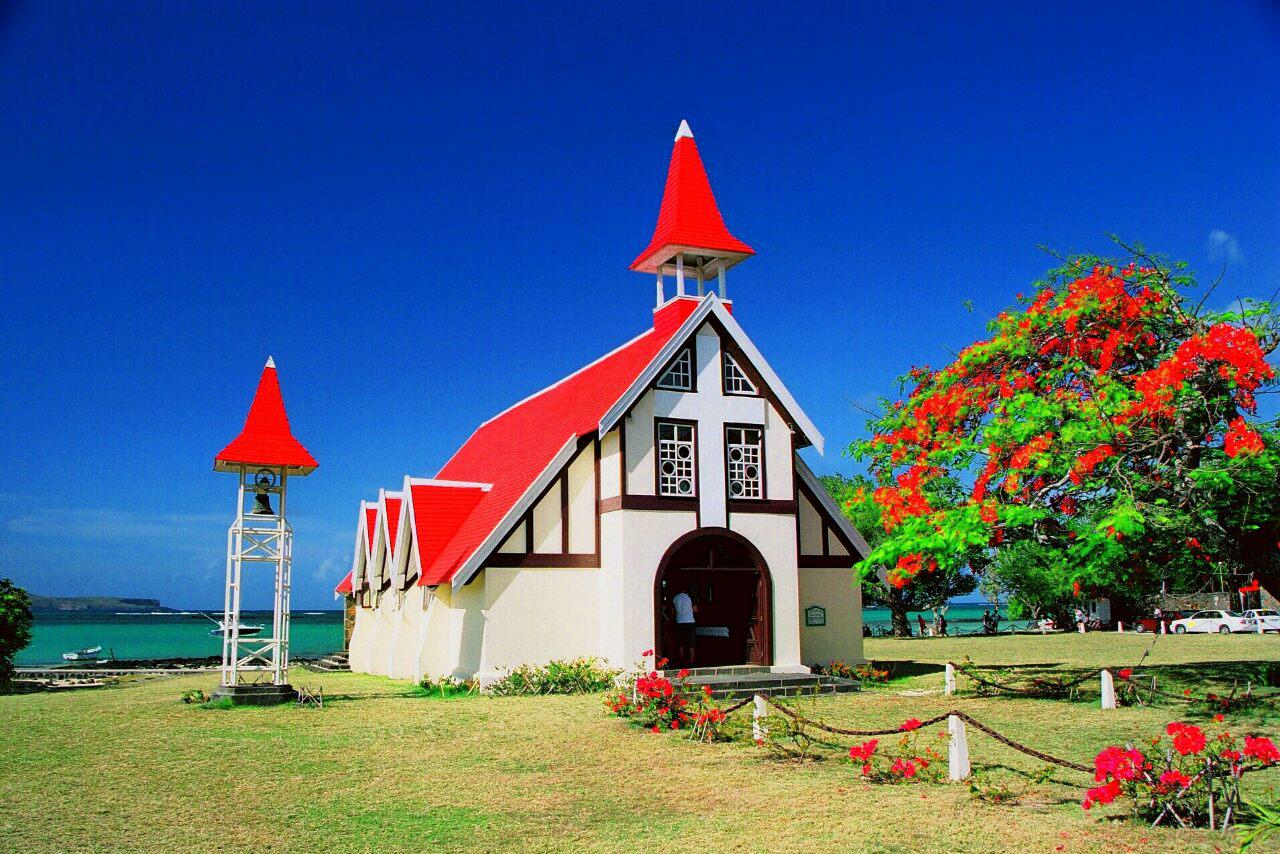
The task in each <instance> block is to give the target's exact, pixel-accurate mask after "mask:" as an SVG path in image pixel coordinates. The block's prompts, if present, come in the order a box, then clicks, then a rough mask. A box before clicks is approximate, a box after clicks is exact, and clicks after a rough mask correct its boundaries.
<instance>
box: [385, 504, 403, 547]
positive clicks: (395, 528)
mask: <svg viewBox="0 0 1280 854" xmlns="http://www.w3.org/2000/svg"><path fill="white" fill-rule="evenodd" d="M383 500H384V501H385V502H386V506H387V520H386V526H387V552H388V553H389V554H395V553H396V535H397V534H399V533H400V502H401V500H402V499H401V498H399V497H392V496H391V495H385V496H383Z"/></svg>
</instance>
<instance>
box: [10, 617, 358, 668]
mask: <svg viewBox="0 0 1280 854" xmlns="http://www.w3.org/2000/svg"><path fill="white" fill-rule="evenodd" d="M213 616H215V617H217V618H218V619H221V618H222V612H221V611H220V610H219V611H218V612H217V613H216V614H213ZM240 621H241V622H242V623H244V624H245V625H252V626H258V625H261V626H266V627H267V631H266V632H264V634H269V633H270V631H271V612H270V611H245V612H244V613H243V614H241V617H240ZM212 628H214V624H213V623H212V622H211V621H209V620H208V619H206V618H205V617H203V616H201V615H200V614H196V613H193V614H75V613H67V614H36V615H35V625H34V626H33V631H32V636H33V637H32V641H31V645H30V646H28V647H27V648H26V649H24V650H23V651H22V652H20V653H18V657H17V664H19V665H36V664H61V663H62V654H63V653H64V652H70V651H72V650H77V649H85V648H87V647H94V646H101V647H102V655H101V656H100V657H99V660H100V661H105V660H109V659H110V657H111V655H112V654H114V656H115V657H116V658H121V659H148V658H198V657H202V656H208V655H215V656H216V655H221V654H222V639H221V638H219V637H217V636H216V635H211V634H209V630H210V629H212ZM339 649H342V612H341V611H294V612H293V616H292V619H291V620H290V624H289V654H290V655H291V656H295V657H304V656H305V657H314V656H318V655H323V654H325V653H329V652H334V651H335V650H339Z"/></svg>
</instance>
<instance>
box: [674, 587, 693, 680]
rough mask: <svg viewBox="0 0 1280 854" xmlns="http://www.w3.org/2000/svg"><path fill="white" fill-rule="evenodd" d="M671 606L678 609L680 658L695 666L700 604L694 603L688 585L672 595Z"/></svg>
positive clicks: (677, 636) (677, 625)
mask: <svg viewBox="0 0 1280 854" xmlns="http://www.w3.org/2000/svg"><path fill="white" fill-rule="evenodd" d="M671 606H672V607H673V608H675V610H676V646H678V647H679V650H680V653H679V654H680V660H681V661H682V662H684V663H685V665H686V666H688V667H695V666H697V663H698V661H697V655H698V616H697V615H698V606H697V605H695V604H693V597H692V596H690V595H689V589H688V588H687V587H686V588H685V589H683V590H681V591H680V592H679V593H677V594H676V595H675V596H674V597H672V599H671Z"/></svg>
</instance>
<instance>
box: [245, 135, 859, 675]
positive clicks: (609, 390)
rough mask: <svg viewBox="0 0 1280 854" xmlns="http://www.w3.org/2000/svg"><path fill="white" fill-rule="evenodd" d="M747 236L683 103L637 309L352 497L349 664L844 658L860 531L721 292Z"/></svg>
mask: <svg viewBox="0 0 1280 854" xmlns="http://www.w3.org/2000/svg"><path fill="white" fill-rule="evenodd" d="M754 254H755V252H754V250H753V249H752V248H751V247H750V246H749V245H747V244H746V243H744V242H743V241H742V240H740V239H738V238H737V237H735V236H734V235H733V234H732V233H731V232H730V231H729V229H728V227H727V226H726V224H725V221H724V218H723V216H722V215H721V212H720V209H719V206H718V205H717V204H716V199H715V196H714V194H713V193H712V190H711V183H710V180H709V178H708V176H707V172H706V169H705V167H704V166H703V162H702V158H701V156H700V154H699V152H698V147H697V143H696V142H695V141H694V137H693V133H692V131H691V130H690V129H689V125H688V123H686V122H681V124H680V128H679V131H678V132H677V134H676V138H675V144H674V147H673V149H672V152H671V160H670V165H669V167H668V170H667V180H666V186H665V188H664V190H663V194H662V201H661V204H660V206H659V211H658V220H657V225H656V227H655V228H654V232H653V236H652V238H651V239H650V240H649V242H648V245H647V246H646V247H645V249H644V250H643V251H642V252H641V253H640V254H639V255H638V256H637V257H636V259H635V261H634V262H633V263H632V265H631V269H632V270H633V271H636V272H641V273H648V274H650V275H652V276H653V277H654V282H655V289H656V294H657V300H656V307H655V309H654V312H653V317H652V321H651V323H650V325H649V326H648V328H646V329H644V330H643V331H642V332H641V333H640V334H639V335H637V336H636V337H634V338H632V339H631V340H629V341H627V342H626V343H625V344H623V345H622V346H620V347H618V348H616V349H614V350H612V351H610V352H608V353H606V354H605V355H604V356H602V357H600V358H599V359H597V360H595V361H594V362H591V363H590V364H588V365H586V366H585V367H583V368H582V369H580V370H578V371H577V372H575V373H573V374H571V375H569V376H568V377H565V378H564V379H562V380H560V381H559V382H557V383H555V384H553V385H551V386H548V387H547V388H545V389H543V390H542V391H540V392H537V393H535V394H533V395H531V396H529V397H527V398H525V399H524V400H522V401H521V402H519V403H517V404H515V405H514V406H511V407H510V408H508V409H506V410H505V411H503V412H500V413H499V414H498V415H496V416H494V417H493V418H491V419H489V420H488V421H486V422H485V423H483V424H481V425H480V426H479V427H478V428H476V430H475V432H474V433H472V435H471V437H470V438H469V439H467V441H466V442H465V443H464V444H463V445H462V447H461V448H459V449H458V450H457V451H456V452H455V453H454V455H453V456H452V457H451V458H450V459H449V460H448V461H447V462H445V464H444V465H443V466H442V467H441V468H440V470H439V471H438V472H437V473H436V475H435V476H434V477H430V478H417V477H405V478H404V481H403V483H402V484H400V485H399V489H398V490H397V491H394V492H388V491H383V492H382V493H381V494H380V495H379V496H378V498H377V499H376V500H370V501H362V502H360V506H359V513H358V516H357V526H356V544H355V556H354V560H353V565H352V570H351V572H350V573H349V574H348V575H347V577H346V578H344V579H343V580H342V582H341V583H340V584H339V585H338V587H337V588H336V591H337V593H339V594H341V595H343V596H344V597H345V599H346V602H347V608H348V612H349V621H348V624H349V627H350V631H349V637H348V647H349V652H350V660H351V664H352V667H353V669H356V670H360V671H367V672H372V673H384V674H388V675H391V676H396V677H400V678H412V679H421V678H422V677H424V676H441V675H446V674H447V675H454V676H466V677H471V676H476V677H479V678H480V679H481V680H482V681H485V680H492V679H496V678H498V677H499V676H500V675H501V673H502V672H503V670H504V669H505V668H509V667H513V666H515V665H518V664H526V663H530V664H537V663H544V662H546V661H548V660H551V659H555V658H576V657H579V656H586V655H591V656H596V657H598V658H602V659H605V660H607V661H610V662H612V663H614V664H615V665H618V666H625V665H626V664H628V663H629V662H632V661H634V660H635V659H636V657H637V655H638V654H639V653H640V652H641V651H643V650H646V649H650V648H656V649H657V650H658V654H659V655H660V656H662V657H667V658H670V659H671V660H672V661H673V662H675V663H677V664H684V665H690V666H727V665H735V664H741V665H753V666H756V667H759V666H767V667H769V668H771V669H772V670H774V671H777V672H793V673H801V672H806V671H807V669H808V665H812V664H815V663H825V662H826V661H829V660H830V659H833V658H842V659H844V660H846V661H856V660H860V658H861V644H862V633H861V601H860V596H859V591H858V585H857V584H856V583H855V578H854V575H853V571H852V564H853V563H854V562H855V561H856V560H858V557H857V556H858V555H859V554H862V553H865V551H866V544H865V543H864V542H863V540H862V538H861V537H860V536H859V535H858V533H857V531H856V530H854V529H853V528H852V526H851V525H850V524H849V522H848V520H847V519H846V518H845V517H844V515H843V514H842V513H840V512H839V509H838V508H837V507H835V506H834V504H833V503H832V501H831V499H830V498H829V496H828V495H827V493H826V491H825V490H824V489H823V488H822V486H821V484H820V483H819V482H818V480H817V478H816V477H814V475H813V473H812V472H811V471H810V470H809V468H808V467H807V466H806V465H805V463H804V462H803V460H802V459H801V458H800V457H799V456H798V454H797V451H799V450H800V449H801V448H805V447H810V446H814V447H816V448H817V450H818V451H819V452H821V450H822V441H823V440H822V436H821V434H820V433H819V432H818V430H817V428H816V427H815V426H814V424H813V423H812V422H811V421H810V420H809V418H808V417H807V416H806V415H805V414H804V412H803V411H802V410H801V409H800V406H799V404H798V403H797V402H796V401H795V399H794V398H793V397H792V396H791V393H790V392H789V391H788V390H787V388H786V386H785V385H784V384H783V383H782V381H781V379H780V378H779V377H778V376H777V375H776V374H775V373H774V372H773V370H772V368H771V367H770V366H769V364H768V362H767V361H766V360H765V358H764V356H763V355H762V354H761V353H760V352H759V351H758V350H757V349H756V347H755V345H754V344H753V343H752V342H751V340H750V339H749V338H748V337H747V335H746V333H745V332H744V331H743V329H742V327H741V326H740V325H739V324H738V322H737V320H736V319H735V318H734V315H733V305H732V303H731V302H730V301H729V299H728V295H727V291H726V287H727V284H726V272H727V271H728V270H729V269H730V268H732V267H734V266H736V265H737V264H739V263H741V262H742V261H744V260H746V259H747V258H749V257H751V256H752V255H754ZM264 382H266V379H265V376H264ZM260 392H261V389H260ZM255 405H256V404H255ZM250 417H251V418H252V417H253V416H252V414H251V416H250ZM285 433H286V434H287V423H286V430H285ZM290 438H291V437H290ZM239 441H240V440H239V439H238V440H237V442H239ZM280 441H284V439H283V438H281V439H280ZM234 444H235V443H233V445H234ZM298 448H299V449H300V448H301V446H298ZM302 453H304V454H305V451H302ZM690 602H692V603H694V604H696V606H697V607H696V614H697V617H696V621H695V623H694V624H690V623H689V622H688V620H687V619H686V618H687V617H689V616H690V614H689V608H688V607H687V606H688V603H690Z"/></svg>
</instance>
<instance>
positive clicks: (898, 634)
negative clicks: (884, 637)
mask: <svg viewBox="0 0 1280 854" xmlns="http://www.w3.org/2000/svg"><path fill="white" fill-rule="evenodd" d="M888 605H889V614H890V616H891V618H892V621H893V636H894V637H895V638H909V637H911V623H909V622H907V608H906V605H905V604H904V603H903V602H902V601H901V600H900V599H898V598H896V597H894V598H891V599H890V600H889V602H888Z"/></svg>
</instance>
